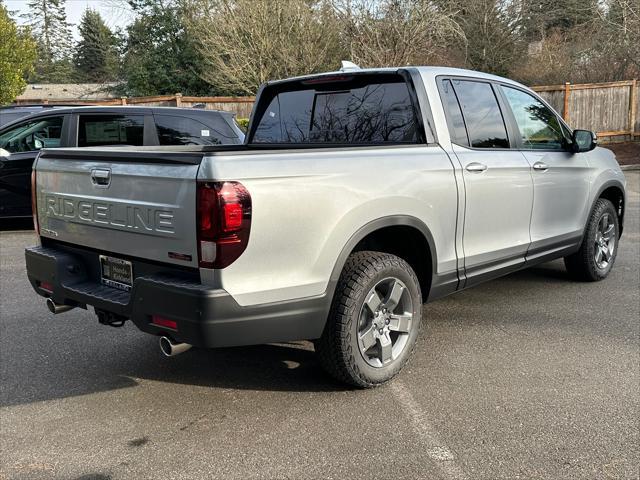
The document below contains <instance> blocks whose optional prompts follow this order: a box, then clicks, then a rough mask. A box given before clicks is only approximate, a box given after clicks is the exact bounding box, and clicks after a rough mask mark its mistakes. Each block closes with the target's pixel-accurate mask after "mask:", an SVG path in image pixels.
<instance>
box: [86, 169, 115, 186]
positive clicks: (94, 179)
mask: <svg viewBox="0 0 640 480" xmlns="http://www.w3.org/2000/svg"><path fill="white" fill-rule="evenodd" d="M91 183H93V185H94V186H96V187H102V188H106V187H108V186H109V183H111V170H108V169H105V168H94V169H93V170H91Z"/></svg>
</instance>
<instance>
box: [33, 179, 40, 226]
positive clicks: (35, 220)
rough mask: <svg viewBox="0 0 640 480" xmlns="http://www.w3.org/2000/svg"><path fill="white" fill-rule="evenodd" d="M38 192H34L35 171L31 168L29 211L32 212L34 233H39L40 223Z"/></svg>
mask: <svg viewBox="0 0 640 480" xmlns="http://www.w3.org/2000/svg"><path fill="white" fill-rule="evenodd" d="M37 198H38V194H37V192H36V171H35V170H31V212H32V214H33V228H34V230H35V231H36V235H40V224H38V201H37Z"/></svg>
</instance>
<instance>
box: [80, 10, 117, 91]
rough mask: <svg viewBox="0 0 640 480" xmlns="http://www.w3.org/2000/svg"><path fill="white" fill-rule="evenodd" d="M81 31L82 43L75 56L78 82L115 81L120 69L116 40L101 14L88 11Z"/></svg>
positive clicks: (81, 23) (85, 13)
mask: <svg viewBox="0 0 640 480" xmlns="http://www.w3.org/2000/svg"><path fill="white" fill-rule="evenodd" d="M79 30H80V42H78V45H77V48H76V53H75V55H74V65H75V68H76V77H77V79H78V81H81V82H106V81H110V80H114V79H115V77H116V75H117V69H118V52H117V50H116V38H115V36H114V35H113V33H112V32H111V30H110V29H109V27H107V25H106V24H105V23H104V21H103V20H102V17H101V16H100V14H99V13H98V12H97V11H95V10H91V9H86V10H85V12H84V15H83V16H82V20H81V21H80V27H79Z"/></svg>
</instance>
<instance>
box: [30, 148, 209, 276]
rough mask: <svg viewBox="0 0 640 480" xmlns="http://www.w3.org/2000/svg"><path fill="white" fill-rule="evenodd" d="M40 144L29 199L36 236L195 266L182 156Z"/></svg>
mask: <svg viewBox="0 0 640 480" xmlns="http://www.w3.org/2000/svg"><path fill="white" fill-rule="evenodd" d="M96 153H97V154H93V153H92V152H90V151H88V150H87V151H86V153H85V152H80V151H79V150H69V151H66V152H65V151H64V150H60V151H53V150H52V151H43V153H42V154H41V155H40V157H39V158H38V160H37V163H36V166H35V169H36V178H35V180H36V202H37V217H38V221H39V225H40V234H41V236H42V237H47V238H52V239H55V240H58V241H63V242H68V243H71V244H75V245H80V246H84V247H90V248H94V249H97V250H99V251H100V252H105V253H111V254H114V255H116V256H117V255H122V256H127V257H137V258H143V259H148V260H153V261H158V262H163V263H171V264H177V265H182V266H191V267H197V266H198V252H197V242H196V177H197V172H198V168H199V165H200V160H201V157H202V156H201V155H200V157H199V158H198V156H197V154H195V153H194V154H193V155H192V156H191V157H190V158H189V159H188V160H187V161H180V160H179V159H178V160H175V159H173V160H171V159H167V158H165V157H162V156H158V159H157V161H154V159H153V153H152V152H146V153H144V154H140V155H139V156H136V154H135V153H133V154H132V153H127V154H126V155H119V154H118V153H117V152H113V153H111V156H110V157H109V155H108V153H107V152H105V151H100V152H96Z"/></svg>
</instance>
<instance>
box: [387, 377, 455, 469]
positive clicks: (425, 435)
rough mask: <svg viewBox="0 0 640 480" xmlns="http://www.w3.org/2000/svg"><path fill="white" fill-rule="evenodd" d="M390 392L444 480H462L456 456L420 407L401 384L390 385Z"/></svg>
mask: <svg viewBox="0 0 640 480" xmlns="http://www.w3.org/2000/svg"><path fill="white" fill-rule="evenodd" d="M391 391H392V392H393V395H394V396H395V397H396V400H397V401H398V403H399V404H400V406H401V407H402V410H403V412H404V414H405V415H406V416H407V418H408V419H409V421H410V422H411V426H412V427H413V430H414V432H415V433H416V434H417V435H418V437H419V438H420V441H421V443H422V447H423V448H424V449H425V450H426V453H427V456H428V457H429V459H430V460H431V461H432V462H433V463H434V464H435V465H437V467H438V468H439V469H440V471H441V473H442V475H443V477H444V478H445V479H446V480H464V479H465V478H466V476H465V474H464V472H463V470H462V468H460V465H458V464H457V462H456V456H455V454H454V453H453V452H452V451H451V449H450V448H449V447H447V445H446V444H445V443H444V441H443V440H442V439H441V438H439V437H438V434H437V433H436V430H435V428H434V427H433V425H431V422H430V421H429V419H428V418H427V415H426V414H425V413H424V412H423V410H422V409H421V408H420V405H419V404H418V402H417V401H416V399H415V398H414V396H413V395H412V394H411V392H410V391H409V390H408V389H407V387H405V386H404V385H403V384H402V382H399V381H398V380H396V381H395V382H393V383H392V384H391Z"/></svg>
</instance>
